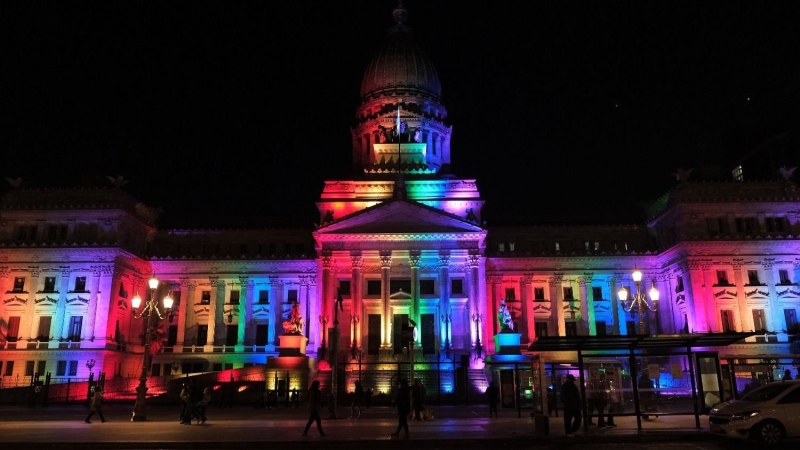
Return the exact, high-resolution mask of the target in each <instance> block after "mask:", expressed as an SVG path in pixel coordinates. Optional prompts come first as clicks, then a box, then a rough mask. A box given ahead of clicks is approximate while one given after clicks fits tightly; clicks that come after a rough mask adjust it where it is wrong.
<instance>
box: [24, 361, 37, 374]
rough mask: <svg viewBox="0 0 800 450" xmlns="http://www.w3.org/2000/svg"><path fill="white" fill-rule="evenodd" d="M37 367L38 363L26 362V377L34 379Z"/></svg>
mask: <svg viewBox="0 0 800 450" xmlns="http://www.w3.org/2000/svg"><path fill="white" fill-rule="evenodd" d="M35 366H36V361H25V376H26V377H32V376H33V369H34V367H35Z"/></svg>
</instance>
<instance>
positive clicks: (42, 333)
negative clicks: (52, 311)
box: [36, 316, 53, 341]
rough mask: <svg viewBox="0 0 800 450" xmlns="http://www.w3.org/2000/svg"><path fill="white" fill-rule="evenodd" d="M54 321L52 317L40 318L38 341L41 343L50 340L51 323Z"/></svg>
mask: <svg viewBox="0 0 800 450" xmlns="http://www.w3.org/2000/svg"><path fill="white" fill-rule="evenodd" d="M52 319H53V318H52V316H41V317H39V332H38V333H36V339H38V340H40V341H49V340H50V323H51V321H52Z"/></svg>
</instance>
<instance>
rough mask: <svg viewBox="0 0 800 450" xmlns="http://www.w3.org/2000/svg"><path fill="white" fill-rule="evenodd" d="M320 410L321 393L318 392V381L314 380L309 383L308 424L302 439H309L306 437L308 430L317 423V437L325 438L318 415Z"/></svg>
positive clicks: (320, 418)
mask: <svg viewBox="0 0 800 450" xmlns="http://www.w3.org/2000/svg"><path fill="white" fill-rule="evenodd" d="M321 409H322V393H321V392H320V391H319V381H317V380H314V382H313V383H311V387H310V388H309V389H308V423H306V428H305V429H304V430H303V437H310V436H309V435H308V429H309V428H311V424H312V423H314V422H316V423H317V431H319V435H320V436H321V437H325V436H327V434H325V432H324V431H322V417H320V415H319V413H320V410H321Z"/></svg>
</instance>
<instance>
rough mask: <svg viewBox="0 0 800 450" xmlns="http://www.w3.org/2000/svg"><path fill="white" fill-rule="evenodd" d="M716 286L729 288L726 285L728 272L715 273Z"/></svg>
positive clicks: (727, 284) (719, 271)
mask: <svg viewBox="0 0 800 450" xmlns="http://www.w3.org/2000/svg"><path fill="white" fill-rule="evenodd" d="M717 285H718V286H729V285H730V284H729V283H728V272H727V271H725V270H718V271H717Z"/></svg>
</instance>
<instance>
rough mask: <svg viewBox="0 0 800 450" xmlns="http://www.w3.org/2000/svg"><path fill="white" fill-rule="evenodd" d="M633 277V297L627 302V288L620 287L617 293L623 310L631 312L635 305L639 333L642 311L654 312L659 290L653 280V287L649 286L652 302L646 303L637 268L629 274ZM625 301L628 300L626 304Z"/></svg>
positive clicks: (641, 330) (640, 332)
mask: <svg viewBox="0 0 800 450" xmlns="http://www.w3.org/2000/svg"><path fill="white" fill-rule="evenodd" d="M631 277H632V278H633V284H634V286H635V287H636V292H635V293H634V294H633V297H632V298H631V299H630V302H628V289H626V288H624V287H623V288H620V290H619V292H617V295H618V296H619V301H620V304H621V305H622V309H623V311H625V312H631V311H632V310H633V309H634V306H636V308H635V309H636V312H637V314H639V334H644V316H643V313H644V312H645V310H647V311H651V312H656V311H657V310H658V297H659V295H660V294H659V292H658V289H656V282H655V280H653V287H651V288H650V292H649V294H650V300H652V301H653V304H652V305H651V304H650V303H647V298H645V295H644V293H643V292H642V290H641V288H642V272H641V271H640V270H638V269H635V270H634V271H633V274H631ZM626 302H628V303H627V304H626Z"/></svg>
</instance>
